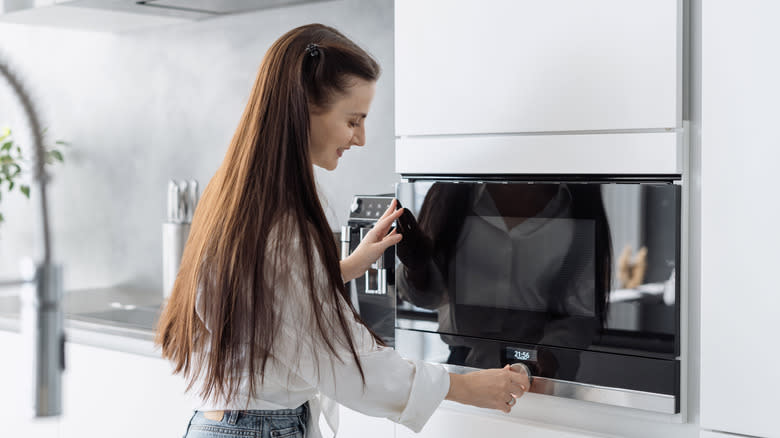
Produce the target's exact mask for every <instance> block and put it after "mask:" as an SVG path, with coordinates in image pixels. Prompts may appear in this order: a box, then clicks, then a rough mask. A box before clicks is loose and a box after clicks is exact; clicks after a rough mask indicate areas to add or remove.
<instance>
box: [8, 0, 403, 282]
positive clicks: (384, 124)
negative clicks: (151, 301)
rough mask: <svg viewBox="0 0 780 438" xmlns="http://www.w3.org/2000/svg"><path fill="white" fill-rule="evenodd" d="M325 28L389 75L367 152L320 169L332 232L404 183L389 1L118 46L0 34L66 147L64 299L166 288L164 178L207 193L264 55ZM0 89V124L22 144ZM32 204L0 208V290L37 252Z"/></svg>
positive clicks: (20, 32)
mask: <svg viewBox="0 0 780 438" xmlns="http://www.w3.org/2000/svg"><path fill="white" fill-rule="evenodd" d="M311 22H321V23H324V24H329V25H333V26H335V27H336V28H338V29H340V30H341V31H343V32H344V33H346V34H347V35H348V36H350V37H352V38H353V39H354V40H356V41H357V42H358V43H359V44H361V45H362V46H363V47H365V48H366V49H368V50H369V51H370V52H371V53H372V54H373V55H374V56H375V57H376V58H377V59H378V61H379V62H380V64H381V65H382V68H383V75H382V77H381V78H380V80H379V83H378V84H377V93H376V97H375V99H374V103H373V105H372V109H371V114H370V115H369V118H368V120H367V131H368V140H367V145H366V146H365V147H364V148H352V150H350V151H349V152H347V153H346V154H345V155H344V158H342V159H341V162H340V164H339V168H338V169H336V170H335V171H334V172H326V171H322V170H320V169H317V171H316V174H317V177H318V181H319V185H320V190H321V192H322V194H323V195H324V198H325V200H326V204H327V205H326V212H327V214H328V217H329V219H330V220H331V227H332V228H333V229H334V230H337V229H338V227H339V225H340V224H342V223H344V222H346V219H347V213H348V208H349V204H350V200H351V195H352V194H355V193H384V192H391V191H392V190H393V184H394V183H395V182H396V181H397V180H398V177H397V175H396V174H395V173H394V153H393V130H394V129H393V111H394V108H393V2H392V1H391V0H371V1H365V0H343V1H331V2H324V3H315V4H309V5H302V6H294V7H288V8H280V9H274V10H264V11H258V12H254V13H248V14H245V15H236V16H227V17H222V18H218V19H211V20H207V21H200V22H191V23H186V24H182V25H176V26H170V27H164V28H154V29H148V30H143V31H136V32H130V33H123V34H107V33H91V32H82V31H74V30H63V29H54V28H42V27H25V26H19V25H11V24H0V51H2V53H3V55H4V57H5V58H7V59H10V60H11V61H12V63H13V65H14V66H15V70H16V71H17V72H18V73H20V74H23V77H24V78H25V82H26V84H27V86H28V87H29V88H30V89H31V90H32V92H33V95H34V96H35V97H36V104H37V107H38V108H40V110H41V112H42V114H41V116H42V119H43V124H44V126H48V128H49V131H48V132H49V135H50V136H49V139H50V141H51V142H53V140H55V139H64V140H67V141H69V142H71V143H72V145H73V146H72V147H71V148H70V149H68V150H67V151H66V153H65V158H66V163H65V165H64V166H59V167H58V168H57V169H56V171H55V172H54V180H53V185H52V188H51V199H52V207H51V215H52V226H53V237H54V239H53V245H54V249H55V255H56V258H57V259H58V260H60V261H62V262H63V263H64V266H65V287H66V289H81V288H96V287H106V286H112V285H120V284H121V285H127V286H131V287H138V288H151V289H156V290H159V289H160V287H161V281H162V280H161V277H162V271H161V257H162V256H161V236H160V224H161V223H162V222H163V221H164V220H165V213H166V211H165V205H166V188H167V182H168V179H169V178H172V177H173V178H195V179H197V180H198V181H199V182H200V184H201V186H202V187H204V186H205V184H206V183H207V182H208V181H209V179H210V178H211V176H212V175H213V173H214V171H215V170H216V168H217V166H218V165H219V163H220V162H221V160H222V157H223V155H224V153H225V151H226V149H227V146H228V143H229V141H230V139H231V137H232V135H233V131H234V130H235V128H236V125H237V123H238V119H239V117H240V115H241V112H242V111H243V109H244V105H245V103H246V99H247V96H248V94H249V91H250V88H251V86H252V83H253V81H254V78H255V74H256V72H257V68H258V67H259V65H260V61H261V59H262V56H263V54H264V53H265V51H266V50H267V49H268V47H269V46H270V44H271V43H272V42H273V41H274V40H275V39H276V38H277V37H279V36H280V35H281V34H283V33H284V32H286V31H287V30H289V29H292V28H293V27H295V26H298V25H301V24H306V23H311ZM10 97H11V95H10V93H9V90H8V87H7V84H5V83H0V126H5V125H10V126H12V127H15V130H16V134H17V140H18V141H22V142H24V143H25V144H29V140H27V138H28V134H27V133H26V129H27V128H26V127H24V129H22V126H23V125H24V122H23V119H22V117H21V115H20V114H19V111H20V110H19V106H18V104H17V103H16V102H14V101H13V99H11V98H10ZM32 205H33V203H32V202H28V201H26V200H25V199H23V198H22V197H21V195H18V194H16V195H14V196H6V197H4V199H3V202H2V204H0V211H2V212H3V213H5V216H6V219H7V222H6V223H4V224H3V225H0V278H5V277H14V276H16V275H17V261H18V259H19V258H20V257H21V256H23V255H30V254H32V252H33V250H34V244H33V238H34V236H35V235H36V233H37V229H34V228H33V226H32V223H33V221H34V214H33V212H34V210H33V208H32Z"/></svg>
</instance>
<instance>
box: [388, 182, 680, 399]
mask: <svg viewBox="0 0 780 438" xmlns="http://www.w3.org/2000/svg"><path fill="white" fill-rule="evenodd" d="M396 196H397V198H398V199H399V201H400V203H401V204H402V205H403V207H405V208H406V209H407V210H408V211H409V214H406V215H404V216H403V217H402V218H401V219H399V221H398V226H399V227H400V228H401V229H400V231H401V233H402V234H403V235H404V238H403V240H402V242H401V243H400V244H399V245H397V247H396V253H397V257H396V266H395V277H396V278H395V293H396V299H395V309H394V310H395V316H396V318H395V327H396V331H395V340H394V344H395V347H396V349H397V350H399V351H400V352H401V353H402V354H403V355H404V356H406V357H411V358H419V359H424V360H427V361H431V362H439V363H443V364H447V366H449V367H451V368H453V369H460V371H463V370H464V369H463V367H465V370H468V369H483V368H498V367H502V366H504V365H506V364H512V363H515V362H522V363H524V364H526V365H527V366H528V367H529V368H530V369H531V371H532V374H533V375H534V376H535V380H534V383H533V385H532V389H531V390H532V391H533V392H538V393H543V394H551V395H557V396H563V397H570V398H576V399H583V400H588V401H594V402H601V403H607V404H612V405H619V406H627V407H633V408H639V409H646V410H651V411H657V412H665V413H677V412H679V409H680V404H679V400H680V389H679V388H680V384H679V380H680V365H679V355H680V299H679V291H680V287H679V286H680V269H679V268H680V223H681V190H680V185H679V182H677V181H675V180H674V179H668V180H664V179H656V180H654V179H652V178H641V179H637V180H630V179H626V178H614V179H609V178H598V179H597V178H587V177H573V178H571V179H569V180H567V179H566V178H553V177H543V178H538V177H537V178H534V179H528V178H525V179H524V178H521V177H501V178H495V177H489V178H478V177H475V178H463V177H458V178H451V179H435V177H434V178H419V179H415V178H409V179H407V180H406V182H403V183H400V184H399V185H398V187H397V193H396ZM388 312H392V309H388Z"/></svg>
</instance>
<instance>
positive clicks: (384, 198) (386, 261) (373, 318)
mask: <svg viewBox="0 0 780 438" xmlns="http://www.w3.org/2000/svg"><path fill="white" fill-rule="evenodd" d="M394 197H395V196H394V195H393V194H392V193H390V194H381V195H355V196H354V197H353V199H352V204H351V206H350V212H349V220H348V221H347V225H346V226H343V227H342V228H341V258H342V259H344V258H346V257H347V256H349V255H350V254H351V253H352V251H354V250H355V248H357V246H358V245H359V244H360V242H361V241H362V240H363V237H364V236H365V235H366V233H368V232H369V231H370V230H371V228H372V227H373V226H374V224H376V222H377V220H378V219H379V218H380V217H381V216H382V214H383V213H384V212H385V210H387V208H388V207H389V206H390V203H391V202H392V201H393V198H394ZM347 288H348V290H349V291H350V297H351V300H352V304H353V305H354V306H355V309H356V310H357V311H358V313H359V314H360V316H361V318H362V319H363V320H364V321H365V322H366V324H367V325H368V326H369V327H370V328H371V329H372V330H373V331H374V332H375V333H376V334H377V335H379V337H380V338H381V339H382V340H383V341H385V343H386V344H387V345H388V346H391V347H393V346H394V345H395V312H392V311H388V309H390V310H392V309H394V308H395V300H396V295H395V248H394V247H390V248H388V249H387V250H386V251H385V253H384V255H383V256H382V257H380V258H379V260H377V261H376V262H375V263H374V264H373V265H371V267H370V268H369V269H368V271H366V273H365V274H364V275H363V276H361V277H358V278H356V279H354V280H352V281H350V282H349V283H348V284H347Z"/></svg>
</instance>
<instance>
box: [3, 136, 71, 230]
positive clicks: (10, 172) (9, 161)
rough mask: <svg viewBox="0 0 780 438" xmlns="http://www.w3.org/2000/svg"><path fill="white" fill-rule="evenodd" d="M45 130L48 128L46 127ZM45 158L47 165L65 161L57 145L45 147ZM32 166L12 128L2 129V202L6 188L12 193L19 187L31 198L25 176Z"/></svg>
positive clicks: (59, 142) (23, 193) (64, 143)
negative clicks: (12, 132)
mask: <svg viewBox="0 0 780 438" xmlns="http://www.w3.org/2000/svg"><path fill="white" fill-rule="evenodd" d="M44 132H46V130H45V129H44ZM55 144H57V145H60V146H68V145H69V143H67V142H65V141H62V140H57V141H55ZM44 149H45V153H46V156H45V159H46V165H51V164H54V163H56V162H60V163H63V162H64V159H63V157H62V151H60V150H59V149H57V148H55V147H48V146H47V147H45V148H44ZM31 168H32V160H31V159H28V158H26V157H25V156H24V153H23V151H22V147H21V146H19V145H18V144H16V143H14V139H13V136H12V134H11V129H10V128H3V129H1V130H0V202H1V201H2V200H3V189H6V190H7V191H8V193H12V192H13V191H14V188H16V187H18V189H19V191H20V192H21V193H22V195H24V196H25V197H27V198H28V199H29V198H30V186H29V185H27V184H23V183H22V180H23V177H24V176H25V175H26V174H27V173H29V172H30V169H31ZM4 220H5V218H4V217H3V213H2V212H0V223H2V222H3V221H4Z"/></svg>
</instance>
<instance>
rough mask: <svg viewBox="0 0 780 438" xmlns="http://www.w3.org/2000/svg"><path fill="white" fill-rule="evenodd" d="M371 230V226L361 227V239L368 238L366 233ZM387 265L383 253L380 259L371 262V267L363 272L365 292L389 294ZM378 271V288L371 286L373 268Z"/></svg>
mask: <svg viewBox="0 0 780 438" xmlns="http://www.w3.org/2000/svg"><path fill="white" fill-rule="evenodd" d="M369 231H371V229H370V228H361V229H360V241H361V242H362V241H363V239H365V238H366V234H368V232H369ZM384 266H385V256H384V254H382V255H381V256H379V259H377V261H376V262H374V263H373V264H371V267H370V268H369V269H368V271H366V273H365V274H363V280H364V281H365V282H366V283H365V289H364V290H363V292H364V293H366V294H369V295H387V270H386V269H385V268H384ZM372 269H373V270H375V271H376V283H377V289H372V288H371V270H372Z"/></svg>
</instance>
